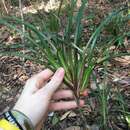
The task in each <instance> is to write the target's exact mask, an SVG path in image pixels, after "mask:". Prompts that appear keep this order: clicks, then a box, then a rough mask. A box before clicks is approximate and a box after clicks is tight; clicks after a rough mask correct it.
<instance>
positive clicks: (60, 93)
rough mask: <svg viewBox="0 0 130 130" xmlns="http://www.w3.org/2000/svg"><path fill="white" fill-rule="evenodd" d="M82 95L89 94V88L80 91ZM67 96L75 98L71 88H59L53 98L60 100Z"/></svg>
mask: <svg viewBox="0 0 130 130" xmlns="http://www.w3.org/2000/svg"><path fill="white" fill-rule="evenodd" d="M80 95H81V96H84V97H86V96H88V90H87V89H86V90H84V91H83V92H82V93H80ZM66 98H69V99H73V98H74V94H73V92H72V91H71V90H59V91H57V92H56V93H55V94H54V95H53V97H52V99H53V100H59V99H66Z"/></svg>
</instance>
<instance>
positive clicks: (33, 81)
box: [24, 69, 53, 93]
mask: <svg viewBox="0 0 130 130" xmlns="http://www.w3.org/2000/svg"><path fill="white" fill-rule="evenodd" d="M52 75H53V72H52V71H51V70H49V69H45V70H43V71H42V72H40V73H38V74H37V75H35V76H33V77H32V78H30V79H29V80H28V81H27V83H26V85H25V90H24V91H26V92H29V93H34V92H36V91H37V90H38V89H40V88H41V87H43V84H44V83H45V82H46V81H48V80H49V79H50V77H51V76H52Z"/></svg>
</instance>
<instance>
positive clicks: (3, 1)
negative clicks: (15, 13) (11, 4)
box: [2, 0, 9, 14]
mask: <svg viewBox="0 0 130 130" xmlns="http://www.w3.org/2000/svg"><path fill="white" fill-rule="evenodd" d="M2 3H3V6H4V8H5V11H6V13H7V14H9V11H8V9H7V7H6V4H5V0H2Z"/></svg>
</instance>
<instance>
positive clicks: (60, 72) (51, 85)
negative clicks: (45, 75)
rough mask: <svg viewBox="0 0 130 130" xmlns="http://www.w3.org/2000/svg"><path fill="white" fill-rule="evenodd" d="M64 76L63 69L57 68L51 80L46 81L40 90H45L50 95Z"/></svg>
mask: <svg viewBox="0 0 130 130" xmlns="http://www.w3.org/2000/svg"><path fill="white" fill-rule="evenodd" d="M63 78H64V69H63V68H59V69H58V70H57V71H56V72H55V74H54V76H53V77H52V78H51V81H50V82H49V83H47V84H46V85H45V87H43V88H42V89H41V91H43V92H44V91H45V90H46V92H47V93H48V95H49V96H52V95H53V93H54V92H55V91H56V89H57V88H58V87H59V86H60V84H61V83H62V81H63Z"/></svg>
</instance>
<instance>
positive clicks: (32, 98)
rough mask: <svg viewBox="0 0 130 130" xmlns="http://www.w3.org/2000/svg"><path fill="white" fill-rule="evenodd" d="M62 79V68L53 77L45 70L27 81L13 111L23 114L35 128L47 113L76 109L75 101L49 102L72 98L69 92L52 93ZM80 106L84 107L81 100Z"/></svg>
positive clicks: (51, 73)
mask: <svg viewBox="0 0 130 130" xmlns="http://www.w3.org/2000/svg"><path fill="white" fill-rule="evenodd" d="M50 78H51V80H50ZM63 78H64V70H63V68H59V69H58V70H57V71H56V72H55V74H54V75H53V72H52V71H51V70H49V69H45V70H44V71H42V72H40V73H38V74H37V75H35V76H33V77H32V78H30V79H29V80H28V81H27V83H26V85H25V88H24V90H23V92H22V94H21V96H20V98H19V100H18V101H17V103H16V105H15V106H14V108H13V109H14V110H18V111H20V112H22V113H23V114H25V115H26V116H27V117H28V118H29V119H30V120H31V122H32V124H33V126H36V125H37V124H38V123H39V122H40V121H41V120H42V119H44V118H45V116H46V114H47V112H48V111H56V110H64V109H72V108H76V107H77V105H76V102H75V101H66V102H65V101H62V102H51V99H54V100H59V99H64V98H73V94H72V92H71V91H70V90H59V91H57V92H56V93H54V92H55V91H56V90H57V88H58V87H59V86H60V84H61V83H62V81H63ZM49 80H50V81H49ZM48 81H49V82H48ZM80 105H81V106H82V105H84V101H83V100H81V101H80Z"/></svg>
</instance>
